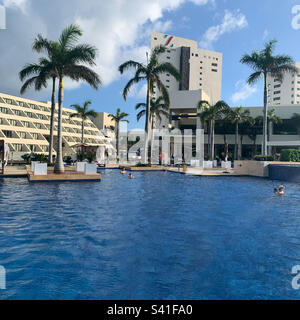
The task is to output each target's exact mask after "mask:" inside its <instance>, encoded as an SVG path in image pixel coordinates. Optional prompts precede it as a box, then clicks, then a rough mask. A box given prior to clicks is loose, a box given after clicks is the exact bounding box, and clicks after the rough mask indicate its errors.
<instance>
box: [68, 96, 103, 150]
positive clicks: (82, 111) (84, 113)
mask: <svg viewBox="0 0 300 320" xmlns="http://www.w3.org/2000/svg"><path fill="white" fill-rule="evenodd" d="M91 104H92V101H90V100H87V101H85V102H84V103H83V106H80V105H79V104H72V105H71V107H73V108H74V109H75V110H76V113H72V114H71V115H70V118H73V117H79V118H81V143H82V144H83V143H84V123H85V121H86V120H87V119H88V118H89V117H94V118H96V117H97V113H96V111H94V110H91V109H89V106H90V105H91Z"/></svg>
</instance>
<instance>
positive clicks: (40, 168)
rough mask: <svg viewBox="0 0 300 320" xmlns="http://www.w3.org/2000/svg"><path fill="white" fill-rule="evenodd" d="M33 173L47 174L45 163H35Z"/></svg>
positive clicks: (36, 174)
mask: <svg viewBox="0 0 300 320" xmlns="http://www.w3.org/2000/svg"><path fill="white" fill-rule="evenodd" d="M33 174H34V175H35V176H46V175H47V163H35V165H34V171H33Z"/></svg>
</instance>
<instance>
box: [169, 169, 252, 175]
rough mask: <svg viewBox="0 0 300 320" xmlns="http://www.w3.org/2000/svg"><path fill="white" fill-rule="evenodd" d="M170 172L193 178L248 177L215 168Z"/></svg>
mask: <svg viewBox="0 0 300 320" xmlns="http://www.w3.org/2000/svg"><path fill="white" fill-rule="evenodd" d="M168 171H170V172H175V173H181V174H186V175H193V176H203V177H219V176H223V177H228V176H230V177H241V176H247V175H242V174H237V173H235V172H234V169H222V168H213V169H202V168H197V167H192V168H191V167H189V168H188V169H187V171H183V169H182V168H179V169H178V168H168Z"/></svg>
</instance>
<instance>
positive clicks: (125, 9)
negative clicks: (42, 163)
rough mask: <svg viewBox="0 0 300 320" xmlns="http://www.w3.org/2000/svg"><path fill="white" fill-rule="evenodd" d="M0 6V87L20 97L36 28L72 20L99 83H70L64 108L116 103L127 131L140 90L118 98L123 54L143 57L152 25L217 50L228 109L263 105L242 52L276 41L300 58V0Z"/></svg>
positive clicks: (13, 1) (48, 33)
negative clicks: (93, 58)
mask: <svg viewBox="0 0 300 320" xmlns="http://www.w3.org/2000/svg"><path fill="white" fill-rule="evenodd" d="M0 4H1V5H3V6H4V7H5V8H6V30H0V52H1V59H0V75H1V77H0V92H3V93H9V94H13V95H19V90H20V86H21V83H20V81H19V80H18V72H19V71H20V69H21V68H22V67H23V66H24V65H25V64H26V63H31V62H35V61H37V59H38V55H36V54H35V53H33V52H32V50H31V45H32V42H33V40H34V38H35V36H36V35H37V34H38V33H41V34H42V35H43V36H45V37H47V38H48V39H53V40H55V39H57V38H58V36H59V34H60V31H61V30H62V29H63V28H64V27H66V26H67V25H68V24H70V23H77V24H79V25H80V26H81V28H82V29H83V32H84V35H83V37H82V42H88V43H90V44H93V45H95V46H96V47H97V48H98V50H99V52H98V57H97V67H96V71H97V72H98V73H99V74H100V76H101V78H102V80H103V86H102V87H101V88H100V90H99V91H95V90H93V89H91V88H89V87H88V86H86V85H85V84H80V83H71V82H69V81H67V82H66V86H65V87H66V92H65V106H66V107H68V106H69V105H71V104H73V103H82V102H83V101H85V100H86V99H91V100H92V101H93V108H94V109H95V110H96V111H106V112H115V110H116V108H117V107H120V108H121V109H122V110H124V111H126V112H127V113H130V118H129V119H130V122H131V124H130V127H131V128H134V127H140V126H142V125H143V124H142V123H137V122H136V119H135V110H134V106H135V104H136V103H137V102H138V101H139V102H140V101H141V100H143V99H144V88H143V86H142V85H141V86H139V87H136V88H135V89H134V90H133V91H132V92H131V95H130V98H129V99H128V100H127V102H125V101H123V99H122V96H121V92H122V89H123V87H124V85H125V84H126V81H128V75H125V76H122V77H121V76H120V74H119V73H118V70H117V69H118V66H119V65H120V64H121V63H122V62H124V61H126V60H128V59H135V60H138V61H140V62H144V61H145V60H146V52H147V51H148V50H149V46H150V32H151V31H152V30H153V31H159V32H164V33H166V34H172V35H175V36H180V37H184V38H189V39H193V40H197V41H198V43H199V46H200V47H202V48H208V49H213V50H216V51H219V52H222V53H223V59H224V60H223V61H224V62H223V63H224V64H223V87H222V98H223V99H224V100H226V101H227V102H228V103H229V104H230V105H232V106H235V105H244V106H257V105H261V102H262V84H261V83H258V84H257V85H256V86H254V87H249V86H247V85H246V84H245V80H246V79H247V76H248V75H249V72H250V70H249V69H248V67H246V66H243V65H241V64H240V63H239V60H240V58H241V56H242V55H243V54H244V53H246V52H251V51H252V50H253V49H260V48H262V46H263V44H264V43H265V42H266V41H267V40H270V39H274V38H275V39H277V40H278V45H277V52H278V53H285V54H289V55H291V56H292V57H293V58H294V59H295V60H296V61H300V50H299V38H300V29H298V30H296V29H295V28H293V27H292V19H293V18H294V17H295V13H294V14H293V13H292V8H293V7H294V6H295V5H298V4H299V5H300V0H298V2H297V0H286V1H282V0H251V1H250V0H243V1H241V0H151V1H149V0H109V1H107V0H85V1H83V0H51V1H49V0H0ZM294 10H295V9H294ZM299 12H300V10H299ZM299 21H300V19H299ZM0 23H1V22H0ZM0 26H1V24H0ZM294 27H295V23H294ZM49 87H50V86H49ZM25 97H28V98H32V99H37V100H49V90H43V91H41V92H38V93H37V92H34V91H33V90H30V91H28V92H27V93H26V95H25Z"/></svg>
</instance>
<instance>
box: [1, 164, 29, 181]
mask: <svg viewBox="0 0 300 320" xmlns="http://www.w3.org/2000/svg"><path fill="white" fill-rule="evenodd" d="M26 176H27V171H26V168H25V166H7V167H5V171H4V174H0V178H15V177H16V178H19V177H26Z"/></svg>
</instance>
